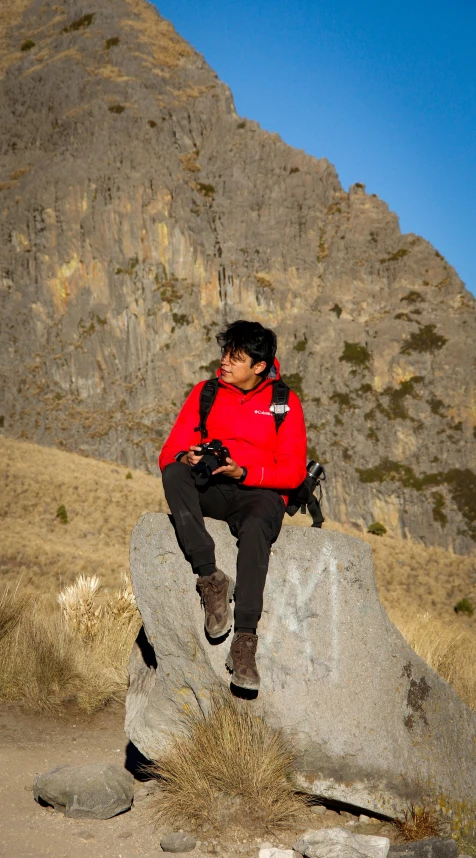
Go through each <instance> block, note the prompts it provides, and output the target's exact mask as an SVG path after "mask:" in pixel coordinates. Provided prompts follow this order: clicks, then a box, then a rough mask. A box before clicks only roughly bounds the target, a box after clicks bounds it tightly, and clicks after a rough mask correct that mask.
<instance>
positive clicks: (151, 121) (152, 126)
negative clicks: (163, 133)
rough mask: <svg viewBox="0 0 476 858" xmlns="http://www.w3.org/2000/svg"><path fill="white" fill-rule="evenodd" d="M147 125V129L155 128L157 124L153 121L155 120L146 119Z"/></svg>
mask: <svg viewBox="0 0 476 858" xmlns="http://www.w3.org/2000/svg"><path fill="white" fill-rule="evenodd" d="M147 125H148V126H149V128H157V122H156V121H155V119H148V120H147Z"/></svg>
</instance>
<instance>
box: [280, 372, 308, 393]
mask: <svg viewBox="0 0 476 858" xmlns="http://www.w3.org/2000/svg"><path fill="white" fill-rule="evenodd" d="M283 381H284V383H285V384H287V385H288V387H290V388H291V390H294V393H296V394H297V395H298V396H299V398H300V399H304V390H303V388H302V382H303V378H302V375H301V374H300V373H299V372H291V373H289V375H286V376H283Z"/></svg>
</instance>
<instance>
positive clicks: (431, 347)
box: [400, 325, 448, 355]
mask: <svg viewBox="0 0 476 858" xmlns="http://www.w3.org/2000/svg"><path fill="white" fill-rule="evenodd" d="M447 342H448V340H447V339H446V337H444V336H443V335H442V334H437V333H436V325H423V326H422V327H421V328H420V330H419V331H414V332H413V333H412V334H410V336H409V338H408V340H406V342H405V343H404V344H403V346H402V348H401V349H400V352H401V353H402V355H404V354H409V353H410V352H430V353H431V354H434V352H435V351H439V349H442V348H443V346H444V345H445V343H447Z"/></svg>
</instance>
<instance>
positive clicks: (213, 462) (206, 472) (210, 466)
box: [192, 438, 230, 486]
mask: <svg viewBox="0 0 476 858" xmlns="http://www.w3.org/2000/svg"><path fill="white" fill-rule="evenodd" d="M198 446H199V447H200V452H198V451H197V456H200V455H201V459H200V461H199V462H197V464H196V465H194V466H193V468H192V474H193V476H194V479H195V484H196V485H197V486H205V485H206V484H207V482H208V480H209V479H210V477H211V475H212V473H213V471H216V469H217V468H221V467H222V466H223V465H226V464H227V461H226V460H227V458H229V457H230V451H229V449H228V447H224V446H223V444H222V442H221V441H219V440H218V438H214V439H213V441H207V442H205V443H204V444H199V445H198Z"/></svg>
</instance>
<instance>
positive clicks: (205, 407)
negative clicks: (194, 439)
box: [194, 378, 218, 441]
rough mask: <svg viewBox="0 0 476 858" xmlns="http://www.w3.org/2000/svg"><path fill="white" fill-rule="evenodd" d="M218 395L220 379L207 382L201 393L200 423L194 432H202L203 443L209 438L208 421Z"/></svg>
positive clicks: (211, 379)
mask: <svg viewBox="0 0 476 858" xmlns="http://www.w3.org/2000/svg"><path fill="white" fill-rule="evenodd" d="M217 393H218V379H217V378H210V379H209V380H208V381H206V382H205V384H204V385H203V387H202V389H201V391H200V402H199V415H200V423H199V424H198V426H195V429H194V432H200V438H201V440H202V441H203V439H204V438H206V437H207V435H208V432H207V420H208V415H209V414H210V411H211V410H212V406H213V403H214V402H215V399H216V396H217Z"/></svg>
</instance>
